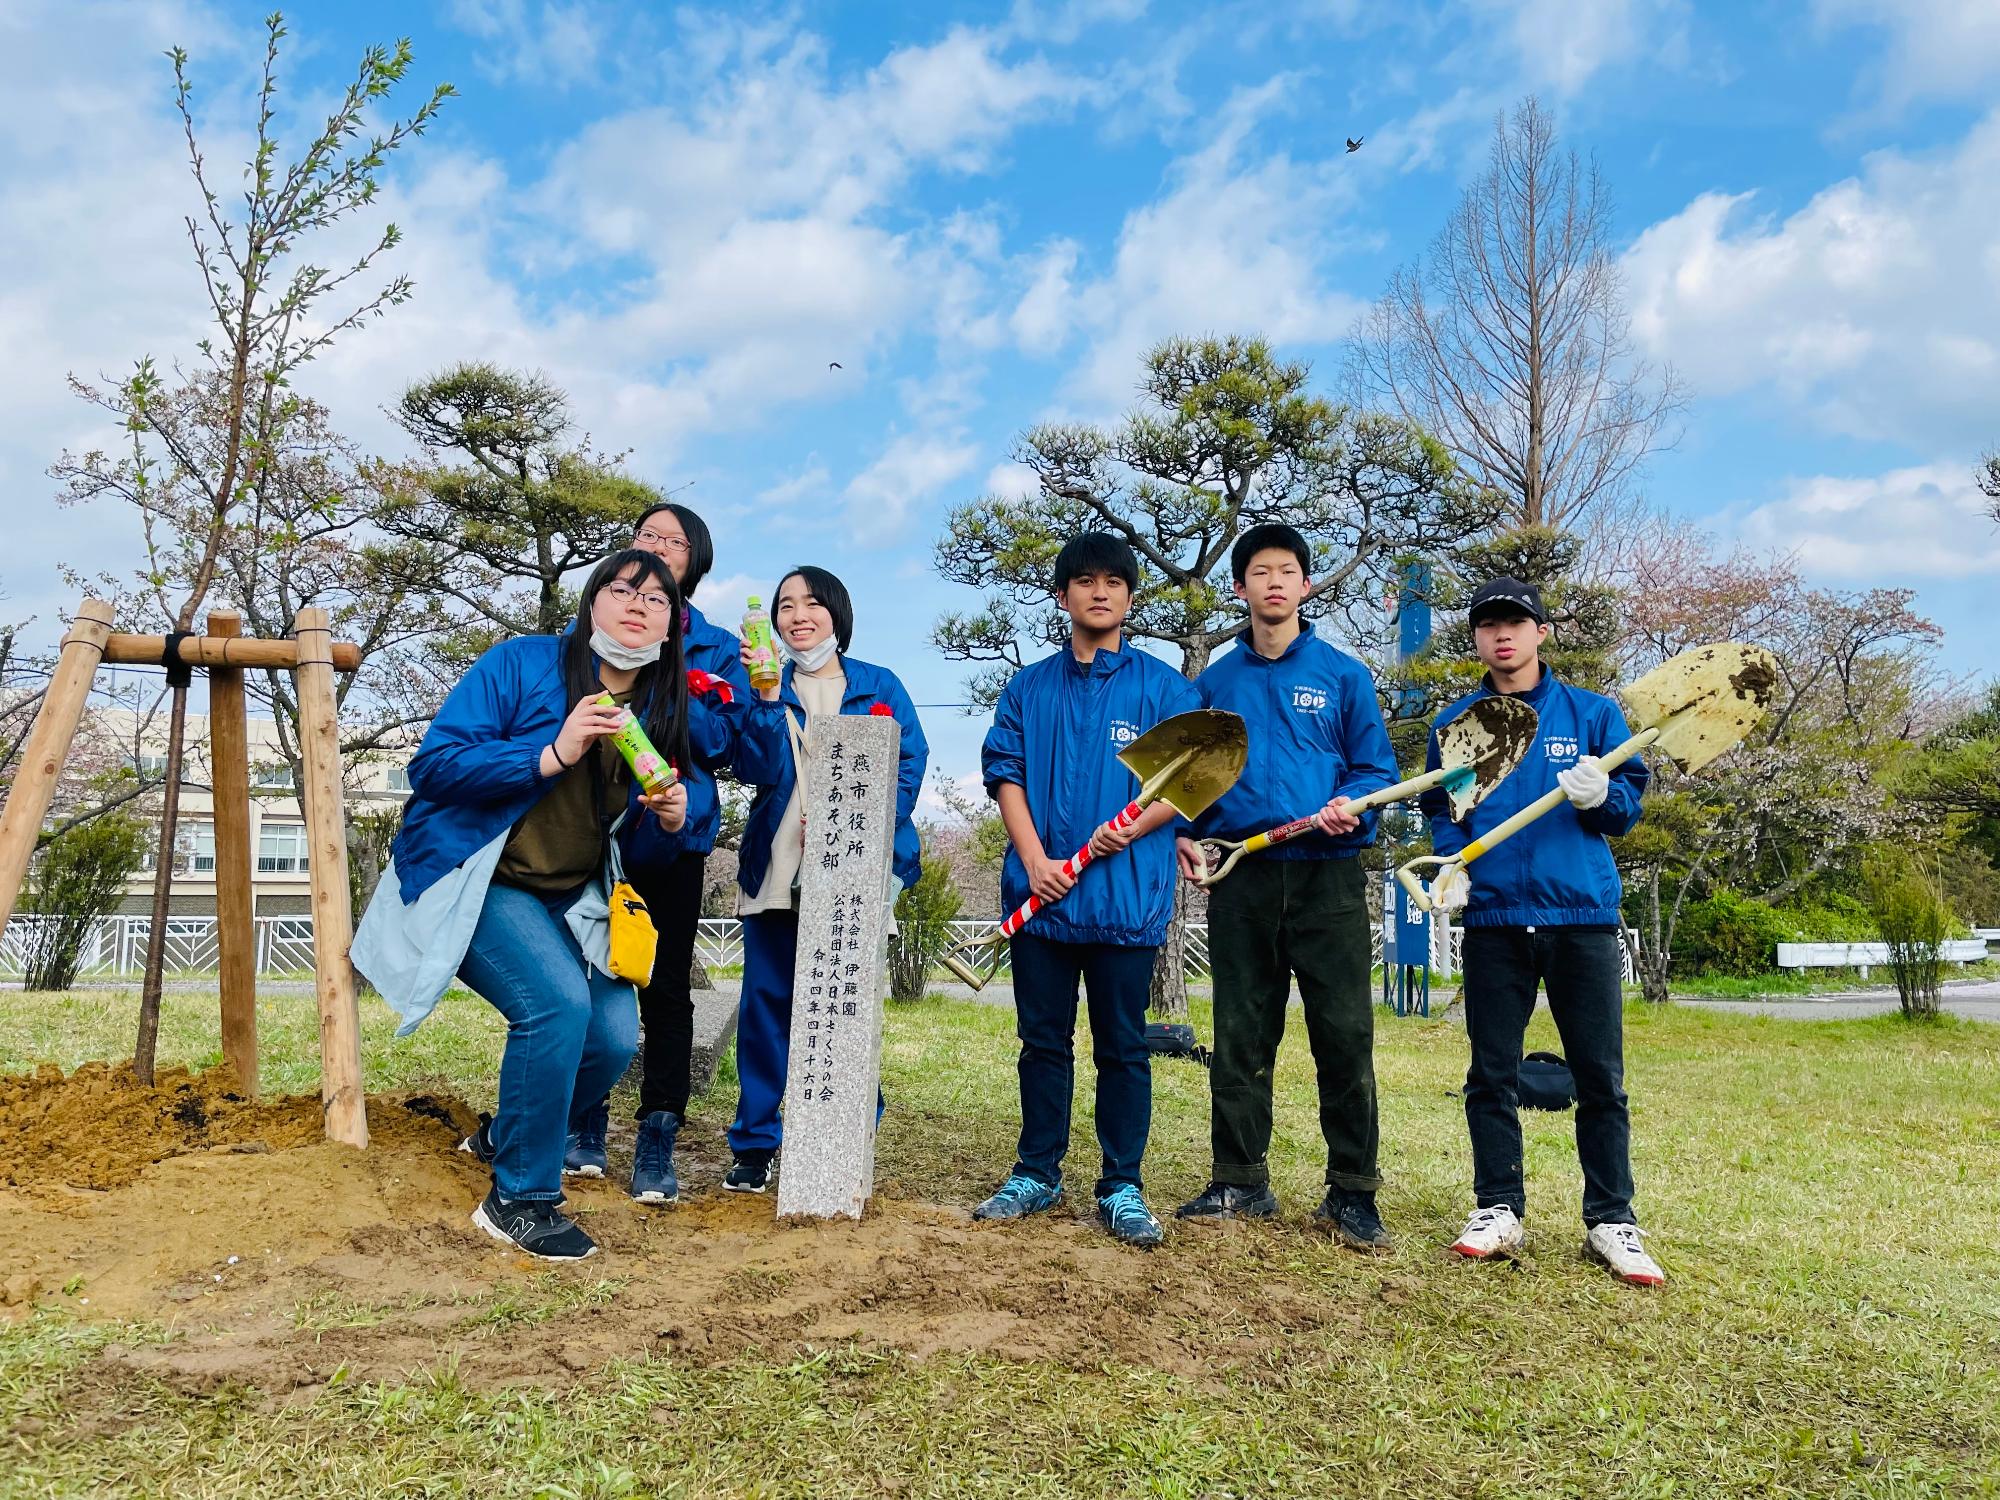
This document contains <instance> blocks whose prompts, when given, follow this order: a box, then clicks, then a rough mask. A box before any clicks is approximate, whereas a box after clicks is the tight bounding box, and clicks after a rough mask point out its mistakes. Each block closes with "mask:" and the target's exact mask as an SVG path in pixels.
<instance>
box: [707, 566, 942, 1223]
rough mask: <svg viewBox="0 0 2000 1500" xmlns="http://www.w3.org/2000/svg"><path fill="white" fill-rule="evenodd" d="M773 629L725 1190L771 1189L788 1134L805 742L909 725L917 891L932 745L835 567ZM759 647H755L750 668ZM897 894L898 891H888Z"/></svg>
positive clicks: (902, 873)
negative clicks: (858, 642)
mask: <svg viewBox="0 0 2000 1500" xmlns="http://www.w3.org/2000/svg"><path fill="white" fill-rule="evenodd" d="M776 600H777V602H776V605H775V607H774V608H773V609H772V611H771V623H772V624H773V626H775V627H776V631H777V636H778V646H779V649H780V650H781V651H782V652H783V654H784V656H785V668H784V671H783V673H782V674H781V675H780V677H779V681H778V684H777V686H775V687H772V688H768V689H761V690H759V691H758V692H757V693H756V694H755V695H754V697H753V698H752V701H751V703H750V707H749V711H748V712H747V713H746V714H745V715H744V717H743V721H742V727H741V729H740V731H739V733H738V735H737V742H736V758H735V771H736V779H737V780H738V781H742V782H746V783H748V784H749V785H751V786H753V787H755V788H756V798H755V800H754V801H753V802H752V803H751V805H750V818H749V821H748V822H747V823H746V824H745V826H744V830H743V843H742V852H741V854H740V855H739V857H738V859H737V865H736V883H737V885H738V887H739V888H740V889H739V892H738V895H737V903H736V910H737V913H738V914H739V915H740V916H741V917H742V918H743V993H742V998H741V1000H740V1001H739V1003H738V1008H737V1020H736V1075H737V1079H738V1084H739V1092H738V1095H737V1102H736V1119H735V1121H734V1123H732V1124H731V1125H730V1127H729V1147H730V1151H731V1152H732V1154H733V1155H734V1158H735V1159H734V1161H733V1162H732V1163H731V1165H730V1168H729V1175H728V1176H727V1177H726V1178H724V1179H723V1184H722V1185H723V1186H724V1187H726V1188H728V1189H729V1190H730V1191H731V1192H737V1193H761V1192H763V1191H764V1189H765V1187H766V1186H767V1185H768V1184H769V1182H770V1172H771V1158H772V1157H773V1156H774V1155H776V1153H777V1149H778V1144H779V1141H780V1138H781V1130H780V1125H779V1107H780V1104H781V1103H782V1101H783V1098H784V1092H785V1068H786V1064H787V1063H788V1061H789V1060H790V1051H791V1029H792V973H793V966H794V963H795V960H796V958H797V953H798V936H799V914H798V880H799V867H800V865H801V863H802V862H803V859H804V856H805V817H804V809H803V804H802V802H801V801H800V797H799V777H798V763H797V760H796V758H795V752H794V745H795V739H796V741H797V742H800V743H802V742H803V740H804V738H805V737H806V736H807V735H810V733H811V732H812V722H813V720H814V719H816V718H819V717H822V716H824V715H828V714H868V713H889V714H893V715H894V716H895V720H896V723H897V724H898V725H899V726H900V727H901V729H902V731H903V733H902V749H901V752H900V764H899V765H898V766H897V768H896V770H897V775H896V840H895V843H896V848H895V859H894V865H893V868H894V873H895V883H896V884H897V885H898V886H909V885H912V884H914V883H915V881H916V878H917V868H918V844H917V830H916V825H915V824H914V823H913V822H912V821H911V817H912V815H913V814H914V813H915V812H916V807H917V793H918V792H919V791H921V790H922V789H923V784H924V767H925V765H926V764H927V763H928V761H929V760H930V749H929V747H928V746H927V745H926V744H925V743H924V731H923V726H922V725H920V724H919V723H918V722H917V711H916V708H915V707H914V706H913V705H912V704H911V702H910V695H909V694H908V693H907V692H905V691H904V690H903V684H902V683H901V682H899V681H898V680H897V678H896V674H895V673H893V672H891V671H890V670H889V669H888V668H886V667H878V666H875V665H873V664H871V663H869V662H865V661H860V660H858V659H856V658H854V657H851V656H848V655H847V654H846V652H847V644H848V642H849V641H850V640H851V639H852V638H853V635H854V605H853V603H852V601H850V600H849V598H848V594H847V588H846V586H845V585H844V584H842V583H841V581H840V580H839V579H838V578H836V577H834V576H833V574H831V573H829V572H827V571H826V570H825V569H824V568H810V567H799V568H794V569H792V571H791V572H789V573H787V574H786V575H785V576H784V577H783V578H782V579H781V580H779V583H778V590H777V595H776ZM749 650H750V648H749V647H748V646H747V645H746V646H745V647H744V648H743V659H744V663H745V665H746V667H747V665H748V663H749ZM885 895H886V893H885Z"/></svg>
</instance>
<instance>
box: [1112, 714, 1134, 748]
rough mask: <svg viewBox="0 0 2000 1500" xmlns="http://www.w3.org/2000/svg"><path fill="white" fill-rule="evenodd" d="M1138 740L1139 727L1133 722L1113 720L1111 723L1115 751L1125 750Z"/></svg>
mask: <svg viewBox="0 0 2000 1500" xmlns="http://www.w3.org/2000/svg"><path fill="white" fill-rule="evenodd" d="M1137 738H1139V726H1138V725H1137V724H1134V723H1132V722H1131V720H1129V719H1113V720H1112V721H1111V744H1112V748H1113V749H1117V750H1123V749H1124V748H1125V747H1126V746H1127V745H1129V744H1131V743H1132V741H1134V740H1136V739H1137Z"/></svg>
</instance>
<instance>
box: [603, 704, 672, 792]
mask: <svg viewBox="0 0 2000 1500" xmlns="http://www.w3.org/2000/svg"><path fill="white" fill-rule="evenodd" d="M597 701H598V702H599V703H601V704H603V705H604V706H605V707H606V708H616V707H617V706H618V700H617V699H615V698H613V697H612V696H611V695H610V694H609V693H603V694H600V695H599V696H598V699H597ZM611 743H612V744H614V745H616V746H617V747H618V753H619V754H620V755H622V756H624V757H625V764H626V765H628V766H630V767H631V768H632V774H633V775H634V776H636V777H638V778H639V785H641V786H643V787H644V788H645V789H646V795H647V796H649V797H650V796H654V795H656V794H658V793H660V792H664V791H665V790H666V789H667V788H668V787H670V786H672V785H673V784H674V783H675V782H676V781H677V780H679V779H680V778H679V777H678V776H677V775H676V774H675V772H674V768H673V766H672V765H671V764H670V763H669V762H668V760H667V758H666V757H665V756H664V755H662V754H660V752H659V751H657V750H655V749H654V748H653V742H652V740H651V739H650V738H648V737H647V734H646V730H645V726H644V725H642V724H641V723H640V722H639V716H638V715H637V714H635V713H633V712H632V711H631V710H630V709H627V710H626V712H625V722H624V724H623V725H621V726H620V727H619V730H618V732H617V733H616V734H614V735H612V736H611Z"/></svg>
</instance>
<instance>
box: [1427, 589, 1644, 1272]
mask: <svg viewBox="0 0 2000 1500" xmlns="http://www.w3.org/2000/svg"><path fill="white" fill-rule="evenodd" d="M1470 618H1471V624H1472V639H1473V648H1474V650H1475V651H1476V652H1477V653H1478V656H1479V659H1480V661H1482V662H1483V663H1485V665H1486V669H1487V676H1486V681H1485V683H1484V684H1483V685H1482V686H1481V687H1480V689H1479V691H1478V692H1476V693H1474V694H1473V695H1472V696H1471V697H1468V698H1465V699H1462V700H1460V701H1459V702H1458V703H1455V704H1453V705H1452V706H1451V707H1450V708H1448V709H1446V710H1445V711H1444V712H1443V713H1441V714H1439V715H1438V717H1437V720H1436V723H1435V725H1434V726H1433V728H1432V731H1431V742H1430V761H1429V763H1430V764H1431V765H1433V766H1435V765H1436V764H1438V738H1437V730H1438V729H1439V728H1442V727H1443V726H1444V725H1446V724H1448V723H1450V722H1451V720H1452V718H1453V717H1455V716H1456V715H1457V714H1459V713H1461V712H1463V711H1464V710H1465V709H1466V708H1467V706H1469V705H1470V704H1472V703H1473V702H1476V701H1477V700H1478V699H1480V698H1482V697H1485V696H1487V695H1489V694H1496V693H1504V694H1511V695H1518V696H1519V697H1521V698H1523V699H1524V700H1525V701H1526V702H1528V703H1529V704H1530V705H1531V706H1532V707H1533V708H1534V709H1535V711H1536V713H1537V714H1538V715H1539V716H1540V724H1541V730H1540V735H1539V738H1538V740H1537V743H1536V745H1535V747H1534V748H1533V749H1531V750H1530V751H1529V753H1528V758H1527V760H1526V761H1525V762H1523V764H1522V765H1521V768H1520V769H1519V770H1518V771H1517V772H1515V773H1514V775H1513V776H1511V777H1509V778H1508V780H1507V781H1506V782H1505V783H1504V784H1503V785H1502V786H1501V787H1499V788H1498V790H1497V791H1496V792H1495V793H1494V794H1493V795H1492V796H1491V797H1489V798H1488V799H1487V800H1486V801H1484V802H1482V803H1481V804H1480V805H1479V806H1478V807H1477V808H1475V809H1473V811H1472V812H1470V813H1468V814H1467V816H1466V818H1465V821H1464V822H1463V823H1454V822H1453V821H1452V819H1451V814H1450V808H1449V805H1448V803H1447V801H1446V799H1445V798H1444V797H1443V796H1442V795H1441V794H1438V793H1428V794H1426V795H1425V796H1424V798H1423V799H1422V805H1423V809H1424V811H1425V813H1426V814H1427V815H1428V816H1429V818H1430V826H1431V842H1432V844H1433V845H1434V846H1435V848H1436V850H1437V852H1438V853H1439V854H1440V855H1455V854H1458V853H1459V852H1460V851H1462V850H1464V849H1465V848H1466V846H1467V845H1468V844H1470V843H1472V842H1473V841H1474V840H1475V839H1477V838H1478V837H1479V836H1481V835H1482V834H1484V833H1486V832H1487V831H1488V830H1490V829H1492V828H1494V827H1496V826H1497V825H1498V824H1500V823H1501V822H1502V821H1504V820H1505V819H1506V818H1508V817H1509V816H1511V815H1512V814H1513V813H1515V812H1517V811H1519V810H1520V809H1521V808H1523V807H1525V806H1526V805H1527V804H1529V803H1531V802H1533V801H1534V800H1535V799H1536V798H1537V797H1540V796H1542V795H1544V794H1545V793H1547V792H1549V791H1551V790H1552V789H1554V788H1558V787H1560V788H1561V790H1562V792H1563V795H1564V796H1565V797H1566V798H1567V799H1568V802H1567V805H1564V806H1558V807H1556V808H1555V809H1554V810H1553V811H1552V812H1550V813H1549V814H1548V815H1547V816H1545V817H1542V818H1540V819H1539V820H1537V821H1535V822H1533V823H1530V824H1529V825H1528V826H1527V827H1526V828H1524V829H1522V830H1521V832H1520V833H1519V834H1518V835H1516V836H1515V837H1513V838H1512V839H1509V840H1508V841H1507V842H1505V843H1502V844H1498V845H1497V846H1496V847H1494V849H1493V850H1492V852H1491V853H1490V854H1487V855H1485V856H1484V857H1482V858H1481V859H1479V861H1478V862H1477V864H1476V866H1471V867H1467V868H1464V869H1449V870H1448V871H1447V872H1446V874H1445V875H1444V876H1443V877H1442V878H1441V879H1440V880H1439V882H1438V884H1436V885H1435V886H1433V887H1432V889H1431V893H1430V894H1431V902H1432V905H1433V908H1434V909H1438V910H1444V911H1457V910H1463V912H1464V916H1463V918H1462V921H1463V924H1464V927H1465V950H1464V968H1465V1028H1466V1034H1467V1039H1468V1041H1469V1042H1470V1044H1471V1049H1472V1061H1471V1065H1470V1067H1469V1068H1468V1070H1467V1072H1466V1079H1465V1119H1466V1125H1467V1127H1468V1129H1469V1130H1470V1132H1471V1136H1472V1185H1473V1194H1474V1203H1475V1207H1474V1209H1473V1212H1472V1215H1471V1217H1470V1218H1469V1219H1467V1220H1466V1225H1465V1230H1464V1232H1463V1233H1461V1234H1460V1235H1459V1237H1458V1239H1457V1241H1456V1242H1455V1243H1453V1245H1452V1247H1451V1248H1452V1249H1453V1250H1454V1251H1456V1252H1457V1253H1458V1254H1460V1255H1463V1256H1467V1257H1469V1258H1472V1259H1475V1260H1481V1259H1485V1258H1487V1257H1490V1256H1506V1255H1511V1254H1512V1253H1513V1252H1515V1251H1516V1250H1518V1249H1519V1248H1520V1247H1521V1244H1522V1242H1523V1240H1524V1239H1525V1237H1526V1232H1525V1230H1524V1229H1523V1228H1522V1224H1521V1220H1522V1218H1523V1216H1524V1215H1525V1214H1526V1212H1527V1189H1526V1185H1525V1176H1524V1171H1523V1164H1522V1144H1521V1122H1520V1117H1519V1114H1518V1113H1517V1108H1518V1104H1519V1098H1520V1095H1519V1086H1520V1068H1521V1043H1522V1039H1523V1037H1524V1035H1525V1034H1526V1031H1527V1026H1528V1021H1529V1018H1530V1017H1531V1016H1532V1015H1533V1014H1534V1009H1535V992H1536V990H1537V988H1538V987H1541V986H1543V985H1546V987H1547V989H1548V995H1549V1010H1550V1012H1551V1013H1552V1015H1553V1016H1554V1019H1555V1023H1556V1029H1557V1031H1558V1032H1560V1033H1561V1035H1562V1042H1563V1050H1564V1052H1565V1053H1566V1054H1567V1057H1568V1061H1569V1066H1570V1071H1571V1073H1572V1074H1573V1075H1574V1076H1575V1078H1576V1092H1577V1111H1576V1143H1577V1156H1578V1157H1579V1158H1580V1160H1581V1162H1582V1166H1583V1184H1584V1187H1583V1221H1584V1227H1585V1230H1586V1232H1587V1237H1586V1239H1585V1241H1584V1251H1585V1253H1586V1254H1587V1255H1589V1256H1590V1257H1591V1258H1592V1259H1593V1260H1596V1261H1598V1262H1599V1263H1600V1264H1602V1265H1604V1266H1605V1267H1607V1268H1608V1269H1609V1270H1610V1272H1611V1274H1612V1275H1614V1276H1616V1277H1617V1278H1618V1279H1619V1280H1621V1281H1625V1282H1630V1283H1633V1284H1635V1285H1641V1286H1658V1285H1660V1284H1661V1283H1662V1282H1664V1281H1665V1280H1666V1277H1665V1275H1664V1273H1662V1272H1661V1270H1660V1268H1659V1266H1658V1265H1657V1264H1656V1263H1655V1262H1654V1260H1653V1258H1652V1257H1651V1256H1650V1255H1648V1254H1647V1253H1646V1250H1645V1247H1644V1245H1643V1244H1642V1243H1641V1242H1640V1230H1639V1226H1638V1225H1637V1224H1636V1223H1635V1222H1634V1221H1633V1217H1632V1163H1631V1123H1630V1119H1629V1116H1628V1113H1627V1110H1626V1103H1625V1087H1624V1082H1625V1055H1624V1025H1623V1022H1624V1003H1625V1002H1624V991H1623V985H1622V978H1623V966H1622V965H1621V963H1620V961H1619V952H1618V944H1619V932H1618V928H1619V920H1620V919H1619V897H1620V894H1621V890H1620V885H1619V880H1618V868H1617V866H1616V864H1615V863H1614V862H1613V860H1612V857H1611V848H1610V845H1609V844H1608V843H1607V842H1606V840H1607V839H1612V838H1616V837H1618V836H1619V835H1620V834H1623V833H1626V832H1628V831H1629V830H1630V829H1631V828H1632V827H1633V825H1634V824H1636V823H1637V822H1638V821H1639V813H1640V807H1639V801H1640V797H1641V796H1642V795H1643V794H1644V792H1645V790H1646V782H1647V773H1646V768H1645V765H1644V763H1643V762H1642V761H1641V760H1640V759H1639V758H1638V757H1636V756H1634V757H1633V758H1632V759H1630V760H1627V761H1626V762H1624V763H1623V764H1622V765H1620V766H1618V767H1617V768H1616V769H1615V770H1614V771H1612V772H1611V773H1609V774H1608V775H1607V773H1606V772H1605V771H1604V770H1603V768H1602V767H1600V766H1599V765H1598V763H1597V759H1596V757H1597V756H1598V755H1600V754H1603V753H1604V752H1606V751H1608V750H1611V749H1613V748H1614V747H1616V746H1618V745H1619V744H1621V743H1622V742H1623V741H1624V740H1625V739H1626V737H1627V730H1626V724H1625V715H1624V713H1623V711H1622V710H1620V708H1619V706H1618V704H1617V703H1616V702H1614V701H1613V700H1612V699H1610V698H1607V697H1605V696H1603V695H1602V694H1599V693H1592V692H1587V691H1585V690H1584V689H1582V688H1578V687H1572V686H1571V685H1570V684H1568V683H1566V682H1561V681H1558V680H1557V679H1556V678H1555V677H1554V676H1552V675H1551V674H1550V673H1549V672H1548V671H1547V670H1546V669H1545V668H1544V667H1543V666H1542V664H1541V657H1540V652H1541V645H1542V642H1543V641H1545V640H1547V639H1548V634H1549V626H1548V613H1547V611H1546V610H1545V609H1544V608H1543V606H1542V596H1541V593H1540V591H1539V590H1537V589H1536V588H1535V586H1534V585H1533V584H1530V583H1523V582H1521V581H1520V580H1519V579H1516V578H1495V579H1493V580H1491V581H1490V582H1488V583H1485V584H1482V585H1481V586H1480V587H1479V589H1478V590H1477V591H1476V592H1475V593H1474V594H1473V596H1472V602H1471V606H1470Z"/></svg>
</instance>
